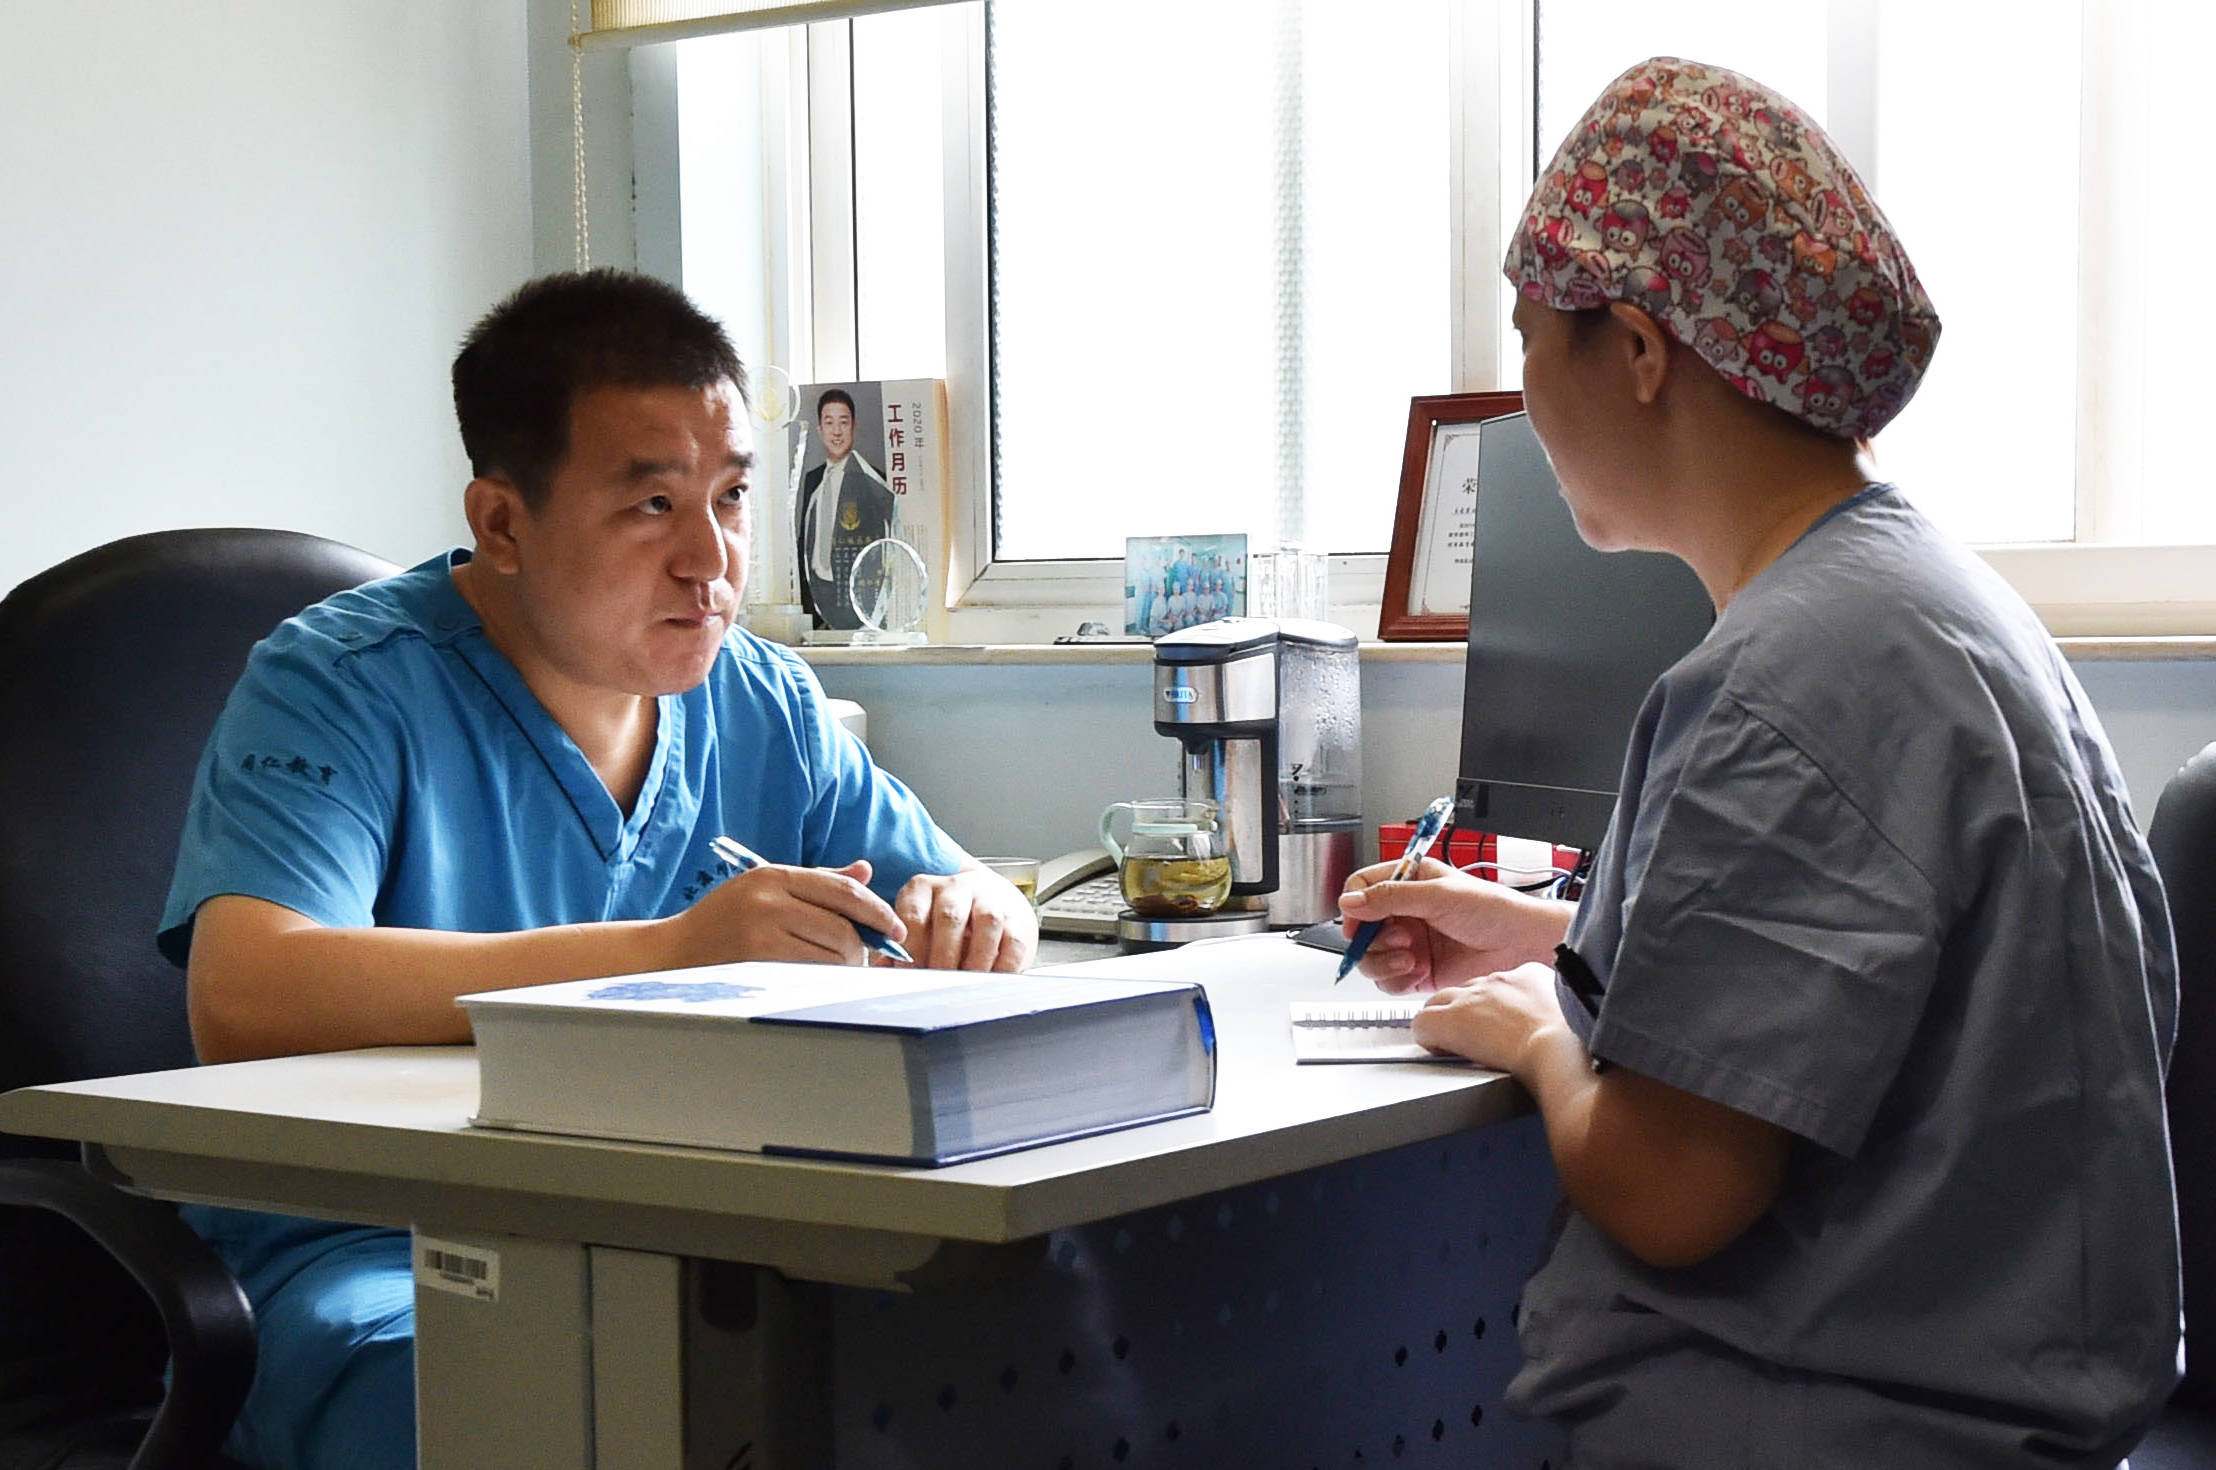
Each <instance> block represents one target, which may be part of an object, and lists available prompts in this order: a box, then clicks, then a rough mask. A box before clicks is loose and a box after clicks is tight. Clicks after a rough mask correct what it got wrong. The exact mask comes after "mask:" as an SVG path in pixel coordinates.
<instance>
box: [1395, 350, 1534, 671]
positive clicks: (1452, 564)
mask: <svg viewBox="0 0 2216 1470" xmlns="http://www.w3.org/2000/svg"><path fill="white" fill-rule="evenodd" d="M1522 412H1523V394H1521V393H1515V392H1509V393H1441V394H1434V395H1431V396H1428V397H1419V398H1412V399H1410V400H1409V403H1408V438H1407V442H1406V444H1405V445H1404V446H1403V448H1402V450H1401V460H1400V497H1399V500H1398V501H1397V502H1396V504H1395V506H1394V510H1393V541H1392V547H1391V549H1390V550H1389V551H1388V552H1387V553H1386V557H1385V591H1384V600H1383V604H1382V605H1381V606H1380V607H1379V609H1378V614H1377V636H1378V638H1379V639H1380V640H1381V641H1384V642H1388V643H1392V642H1408V643H1415V642H1425V641H1443V642H1456V641H1459V640H1461V639H1464V638H1467V637H1468V636H1469V632H1470V557H1471V552H1472V533H1473V530H1474V527H1475V525H1476V517H1477V482H1478V467H1477V446H1478V433H1477V426H1478V425H1479V424H1481V423H1483V422H1485V420H1487V419H1497V418H1502V417H1504V416H1506V415H1508V414H1514V413H1522Z"/></svg>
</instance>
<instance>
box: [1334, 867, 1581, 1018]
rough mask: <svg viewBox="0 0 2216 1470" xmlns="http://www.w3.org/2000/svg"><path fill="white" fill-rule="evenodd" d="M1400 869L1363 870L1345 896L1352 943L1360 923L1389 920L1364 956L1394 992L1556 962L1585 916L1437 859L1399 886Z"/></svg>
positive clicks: (1367, 971) (1379, 982) (1369, 969)
mask: <svg viewBox="0 0 2216 1470" xmlns="http://www.w3.org/2000/svg"><path fill="white" fill-rule="evenodd" d="M1395 866H1397V865H1396V864H1393V863H1377V864H1374V865H1373V866H1371V867H1367V868H1364V869H1362V870H1361V871H1360V872H1358V873H1356V874H1355V875H1354V876H1353V877H1351V878H1349V879H1348V880H1347V887H1346V892H1344V893H1342V894H1340V895H1339V912H1340V913H1341V914H1342V915H1344V916H1345V924H1344V925H1343V927H1344V929H1345V932H1346V933H1347V935H1348V936H1349V937H1350V938H1351V937H1352V936H1353V934H1354V928H1355V926H1356V925H1357V924H1362V923H1366V922H1368V921H1370V920H1372V919H1377V920H1382V921H1383V923H1384V926H1385V927H1384V928H1382V929H1380V930H1379V931H1378V934H1377V938H1376V939H1374V940H1372V941H1371V943H1370V948H1369V952H1368V953H1367V954H1365V955H1364V956H1363V957H1362V973H1363V974H1364V975H1367V976H1368V977H1369V978H1370V980H1371V982H1372V983H1373V984H1375V985H1376V986H1377V988H1378V989H1380V990H1382V991H1385V992H1387V993H1388V994H1399V993H1401V992H1403V991H1410V990H1438V989H1441V988H1443V987H1445V986H1449V985H1459V984H1461V983H1462V982H1463V981H1465V980H1472V979H1475V978H1476V977H1477V976H1479V975H1489V974H1492V973H1494V972H1496V971H1500V970H1510V969H1514V968H1515V967H1516V966H1518V965H1521V964H1525V963H1528V962H1530V961H1534V960H1547V959H1551V958H1552V957H1553V954H1554V947H1555V946H1556V945H1557V944H1560V943H1561V942H1562V938H1563V936H1564V935H1566V934H1567V933H1569V930H1570V916H1571V915H1572V914H1574V913H1576V911H1577V910H1576V907H1575V905H1572V904H1567V903H1561V902H1558V901H1556V900H1554V899H1547V898H1535V897H1533V896H1532V895H1530V894H1527V893H1518V892H1517V891H1516V890H1515V889H1513V888H1509V887H1507V886H1505V885H1503V884H1499V883H1489V882H1487V881H1485V880H1484V879H1482V878H1473V877H1471V876H1470V875H1469V874H1467V873H1464V872H1462V871H1460V870H1459V869H1456V868H1451V867H1448V866H1447V865H1446V864H1445V863H1442V862H1440V861H1438V860H1437V859H1435V858H1425V859H1424V860H1423V864H1422V866H1421V867H1419V868H1418V869H1417V872H1416V876H1415V877H1413V878H1408V879H1403V880H1401V881H1400V882H1397V883H1396V882H1394V881H1392V874H1393V869H1394V867H1395Z"/></svg>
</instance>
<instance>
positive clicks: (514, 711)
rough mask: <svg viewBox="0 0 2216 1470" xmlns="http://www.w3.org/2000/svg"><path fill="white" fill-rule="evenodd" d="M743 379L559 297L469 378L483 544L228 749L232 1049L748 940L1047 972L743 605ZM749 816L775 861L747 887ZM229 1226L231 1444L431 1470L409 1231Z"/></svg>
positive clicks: (205, 800)
mask: <svg viewBox="0 0 2216 1470" xmlns="http://www.w3.org/2000/svg"><path fill="white" fill-rule="evenodd" d="M744 393H745V376H744V371H743V369H742V368H741V366H740V364H739V361H738V358H737V356H736V354H735V353H734V352H733V350H732V348H731V345H730V342H729V340H728V339H727V338H726V337H725V335H724V333H723V331H722V329H721V328H720V327H719V326H718V325H717V324H716V323H715V322H714V321H713V320H712V319H710V318H708V317H706V316H704V315H703V314H702V313H700V312H699V311H698V310H697V309H696V308H695V307H693V306H692V304H691V303H690V302H689V301H688V300H686V298H685V297H684V296H683V294H682V293H680V292H678V291H676V290H674V289H672V288H670V287H668V286H665V285H663V284H661V283H659V282H656V281H654V280H652V279H650V278H647V277H642V276H634V275H629V274H625V273H621V272H615V271H595V272H591V273H587V274H580V275H560V276H552V277H548V278H545V279H542V280H539V281H535V282H532V283H531V284H529V285H526V286H524V287H523V288H522V289H521V290H519V291H517V292H516V293H515V294H514V295H513V296H511V297H510V298H509V299H508V300H507V301H505V302H503V303H502V304H501V305H500V306H499V307H497V308H495V309H494V310H493V311H492V312H491V313H490V314H489V315H488V316H487V317H486V318H485V319H484V320H483V321H482V322H480V323H479V324H478V326H477V327H476V328H475V329H474V330H473V331H472V332H471V334H470V336H469V338H468V340H467V341H466V342H465V344H464V345H463V348H462V351H461V353H460V355H459V356H458V357H457V359H456V360H455V364H454V398H455V409H456V413H457V416H458V417H459V419H460V423H461V431H462V440H463V444H464V447H465V448H466V449H467V451H468V454H469V457H470V462H471V469H472V471H473V473H474V475H475V478H474V479H472V480H471V481H470V484H469V487H468V489H467V491H466V492H465V495H464V509H465V511H466V513H467V516H468V520H469V526H470V530H471V533H472V535H473V537H474V541H475V546H474V549H473V550H469V551H460V550H457V551H453V552H449V553H447V554H444V555H441V556H438V557H434V558H432V559H431V560H430V561H427V562H425V563H423V564H422V565H421V566H418V567H416V568H414V569H413V570H411V571H408V572H405V573H403V574H401V575H399V576H397V577H393V578H390V579H388V580H386V581H383V582H378V583H374V584H371V585H370V586H367V587H363V588H360V589H357V590H354V591H351V592H345V593H341V594H339V595H338V596H335V597H333V598H330V599H329V600H327V601H325V602H323V603H320V604H318V605H317V606H315V607H312V608H309V609H308V610H307V611H305V612H303V613H302V614H300V615H299V616H298V617H296V618H293V619H290V620H288V621H287V622H286V623H284V624H283V625H282V626H281V627H279V628H278V629H277V630H276V631H275V632H274V633H273V634H272V635H271V636H270V637H269V638H268V639H266V640H264V641H263V642H262V643H261V644H259V645H258V646H257V647H256V648H255V650H254V653H253V655H252V657H251V658H250V659H249V661H248V664H247V668H246V671H245V673H244V674H243V675H242V676H241V677H240V680H239V683H238V686H237V688H236V689H235V690H234V691H233V693H232V695H231V699H230V701H229V703H228V705H227V706H226V707H225V709H224V712H223V715H222V717H221V719H220V720H219V721H218V722H217V725H216V728H215V731H214V733H213V734H212V735H211V736H210V738H209V742H208V748H207V752H206V754H205V756H204V757H203V759H202V763H201V767H200V771H199V776H198V780H197V783H196V785H195V788H194V792H193V799H192V805H191V809H190V812H189V814H188V816H187V819H186V824H185V834H184V840H183V845H182V850H181V852H180V854H179V857H178V864H177V874H176V878H175V882H174V884H173V886H172V889H171V892H170V898H169V903H168V907H167V910H166V912H165V913H164V915H163V919H162V929H161V934H160V943H161V945H162V948H163V950H164V952H165V953H167V954H168V955H169V956H170V957H171V958H172V959H174V960H176V961H178V962H179V963H181V964H187V965H188V973H189V982H190V984H189V991H190V997H191V1008H192V1024H193V1037H194V1042H195V1044H196V1046H197V1047H198V1049H199V1052H200V1055H201V1057H202V1058H203V1060H206V1061H211V1062H212V1061H232V1060H239V1059H244V1058H249V1057H262V1056H276V1055H288V1054H297V1053H303V1052H314V1051H329V1050H338V1049H342V1048H349V1047H363V1046H381V1045H418V1044H438V1043H451V1042H466V1041H468V1040H469V1027H468V1024H467V1021H466V1019H465V1017H464V1016H463V1013H462V1012H461V1011H460V1010H459V1009H458V1008H457V1007H456V1006H455V1005H454V998H455V997H456V996H457V995H461V994H464V993H466V992H469V991H472V990H482V989H486V988H488V987H498V986H511V985H523V984H536V983H543V982H549V981H556V980H567V979H577V978H583V977H588V976H595V975H611V974H626V973H634V972H639V971H647V970H659V969H671V968H677V967H681V966H686V965H700V964H714V963H721V962H726V961H733V960H796V961H811V962H821V963H827V964H861V963H864V962H865V960H866V958H867V956H866V954H865V951H864V950H863V948H862V945H861V942H860V939H859V937H858V936H857V934H856V932H855V925H856V924H866V925H870V926H872V927H875V928H877V929H880V930H883V931H885V932H887V933H889V934H891V935H892V936H893V937H894V938H896V939H901V940H903V941H904V942H905V943H906V945H907V947H908V948H909V950H910V951H911V952H912V953H913V954H914V955H915V956H916V958H917V960H918V961H919V962H920V963H923V964H926V965H931V966H935V967H940V968H969V969H979V970H1019V969H1021V968H1023V967H1024V966H1025V965H1026V964H1027V963H1028V962H1029V960H1030V957H1031V954H1032V950H1033V947H1034V945H1035V943H1036V938H1037V928H1036V921H1035V920H1034V919H1033V917H1032V913H1031V909H1030V907H1029V905H1028V904H1026V903H1025V902H1024V900H1023V899H1022V897H1021V896H1020V895H1019V894H1018V893H1017V892H1016V890H1015V889H1014V888H1013V887H1012V886H1011V885H1010V884H1008V883H1007V882H1005V881H1004V880H1002V879H1000V878H998V877H996V876H994V875H993V874H991V873H990V872H988V871H986V870H985V869H984V868H982V867H981V866H979V865H978V864H977V863H975V862H974V861H973V860H972V859H970V858H969V857H968V855H967V854H965V853H964V852H963V851H962V850H961V849H960V848H959V847H957V846H956V845H955V844H954V843H953V841H951V840H950V839H949V838H948V837H947V836H946V834H945V833H943V832H941V831H940V830H939V828H938V827H937V826H936V825H935V824H934V823H933V822H932V821H931V818H930V817H929V815H928V814H927V813H926V812H925V811H924V809H923V807H922V805H921V803H919V802H918V801H917V800H916V798H915V797H914V795H913V794H911V793H910V792H909V791H908V789H907V788H906V787H905V786H903V785H902V784H901V783H900V782H899V781H898V780H896V779H894V778H893V777H892V776H891V775H889V774H887V773H886V772H884V771H882V770H879V769H878V768H877V767H876V766H875V765H874V764H873V763H872V762H871V760H870V758H869V755H868V753H867V752H866V751H865V750H864V749H863V748H862V746H861V744H860V742H858V741H856V740H855V739H854V738H853V737H852V736H851V735H849V734H848V733H847V732H846V731H845V730H843V729H842V728H841V727H840V726H838V725H837V724H836V723H835V722H834V721H833V720H831V719H830V718H829V716H828V715H827V713H826V711H825V709H824V702H823V697H822V692H821V690H820V689H819V688H818V686H817V684H816V681H815V678H814V676H813V675H812V674H811V673H810V671H809V670H808V668H807V666H806V665H805V664H804V663H802V662H801V661H800V660H799V659H798V658H797V657H795V656H794V655H793V654H792V653H790V652H789V651H787V650H785V649H783V648H780V647H777V646H775V645H772V644H768V643H764V642H762V641H761V640H759V639H756V638H754V637H752V636H750V635H749V634H747V633H746V632H744V631H743V630H741V629H739V628H737V627H736V626H735V625H734V622H733V618H734V614H735V612H736V610H737V606H738V602H739V596H740V591H741V584H742V581H743V577H744V571H745V567H746V558H747V546H748V540H749V536H750V534H751V530H752V517H753V511H752V508H751V504H750V492H749V488H748V486H749V477H750V475H751V472H752V467H753V460H754V450H753V441H752V435H751V432H750V428H749V420H748V413H747V408H746V404H745V400H744ZM718 834H727V835H729V836H732V837H735V838H737V839H738V840H739V841H740V842H742V843H744V844H745V845H746V846H748V847H750V848H752V849H754V850H755V851H756V852H758V853H760V854H762V855H763V856H764V857H765V858H767V859H768V860H769V862H768V864H767V865H765V866H763V867H761V868H758V869H755V870H753V871H751V872H746V873H738V874H734V873H732V872H731V871H730V870H729V868H728V867H727V866H726V865H725V864H723V863H721V862H720V861H719V860H718V859H717V858H716V857H715V856H714V855H713V854H712V853H711V852H710V850H709V842H710V840H711V839H712V838H714V837H715V836H717V835H718ZM192 1216H193V1219H194V1222H195V1224H196V1225H197V1226H199V1228H201V1229H202V1231H203V1233H205V1234H207V1235H208V1236H209V1238H210V1239H211V1240H212V1241H213V1242H214V1243H215V1244H216V1246H217V1248H218V1249H219V1251H221V1252H222V1254H223V1255H224V1256H225V1258H226V1259H227V1260H228V1261H230V1263H231V1264H232V1266H233V1268H234V1269H235V1270H236V1271H237V1272H238V1273H239V1276H240V1279H241V1281H242V1283H243V1284H244V1285H245V1286H246V1289H247V1292H248V1295H249V1296H250V1297H251V1298H252V1299H253V1302H254V1305H255V1309H256V1311H257V1313H258V1314H259V1315H260V1320H261V1327H262V1347H261V1359H260V1365H259V1367H258V1369H257V1373H256V1378H255V1383H254V1387H253V1390H252V1393H251V1395H250V1396H249V1399H248V1401H247V1405H246V1409H245V1411H244V1413H243V1414H242V1416H241V1420H240V1423H239V1426H238V1429H237V1431H236V1433H235V1434H234V1436H233V1450H234V1452H235V1453H236V1454H238V1455H239V1456H240V1457H241V1458H243V1459H245V1460H247V1461H248V1462H249V1463H252V1464H255V1465H258V1466H268V1467H286V1470H290V1467H299V1470H311V1467H312V1470H332V1467H353V1466H360V1467H364V1470H369V1467H379V1470H383V1467H399V1466H405V1465H412V1464H413V1463H414V1415H413V1402H414V1401H413V1391H414V1384H413V1292H412V1286H411V1275H410V1270H409V1262H408V1241H407V1237H406V1235H405V1233H403V1232H396V1231H389V1230H371V1229H366V1228H357V1227H347V1226H334V1225H329V1224H325V1223H320V1222H314V1221H306V1220H290V1219H283V1218H278V1217H273V1216H266V1215H253V1214H245V1213H241V1212H237V1211H226V1210H196V1211H193V1212H192Z"/></svg>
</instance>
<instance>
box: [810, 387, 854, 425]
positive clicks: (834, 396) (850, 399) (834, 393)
mask: <svg viewBox="0 0 2216 1470" xmlns="http://www.w3.org/2000/svg"><path fill="white" fill-rule="evenodd" d="M834 403H843V404H845V405H846V413H847V417H848V418H860V417H861V415H860V414H859V413H857V412H856V411H855V408H854V395H853V394H851V393H849V392H847V391H846V390H845V389H844V388H826V389H824V390H823V396H822V397H821V398H818V399H817V400H816V421H817V422H818V423H821V422H822V421H823V411H824V410H825V409H827V408H829V407H830V406H831V405H832V404H834Z"/></svg>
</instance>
